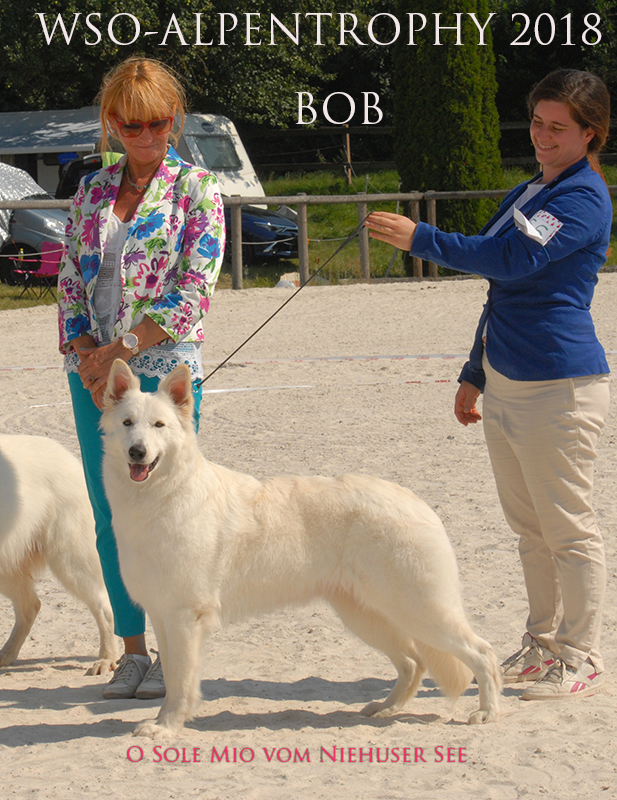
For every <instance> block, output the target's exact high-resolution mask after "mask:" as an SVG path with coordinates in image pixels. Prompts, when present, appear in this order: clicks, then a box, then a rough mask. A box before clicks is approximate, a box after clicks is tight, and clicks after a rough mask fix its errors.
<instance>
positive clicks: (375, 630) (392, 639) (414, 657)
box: [328, 593, 425, 717]
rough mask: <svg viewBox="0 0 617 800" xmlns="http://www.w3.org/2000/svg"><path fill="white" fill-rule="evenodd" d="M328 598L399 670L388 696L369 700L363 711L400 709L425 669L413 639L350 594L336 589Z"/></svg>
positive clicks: (374, 712)
mask: <svg viewBox="0 0 617 800" xmlns="http://www.w3.org/2000/svg"><path fill="white" fill-rule="evenodd" d="M328 599H329V601H330V603H331V604H332V607H333V608H334V609H335V611H336V612H337V613H338V615H339V616H340V618H341V619H342V620H343V622H344V623H345V625H347V627H348V628H349V629H350V630H351V631H353V633H355V634H356V636H358V637H359V638H360V639H362V640H363V641H364V642H366V643H367V644H368V645H370V646H371V647H374V648H375V649H376V650H380V651H381V652H382V653H385V655H387V656H388V658H389V659H390V661H391V662H392V663H393V664H394V666H395V668H396V671H397V672H398V680H397V682H396V684H395V686H394V689H392V691H391V692H390V694H389V695H388V696H387V697H386V699H385V700H383V701H375V702H372V703H369V704H368V705H367V706H365V707H364V708H363V709H362V713H363V714H365V715H366V716H369V717H388V716H391V715H392V714H396V713H398V712H399V711H401V709H403V708H404V707H405V705H406V703H407V701H408V700H410V699H411V698H412V697H413V696H414V695H415V693H416V692H417V691H418V686H419V685H420V681H421V680H422V676H423V675H424V671H425V665H424V662H423V660H422V658H421V657H420V655H419V654H418V653H417V651H416V649H415V648H414V644H413V641H412V640H411V639H406V638H405V636H404V634H402V633H400V632H399V631H397V630H396V629H395V628H394V627H393V626H392V625H391V623H390V622H389V621H388V620H387V619H386V618H385V617H383V616H382V615H381V614H379V613H378V612H376V611H373V610H371V609H370V608H367V607H363V606H362V605H360V603H358V602H357V601H356V600H354V598H353V597H351V596H350V595H348V594H342V593H337V594H336V595H334V596H331V597H329V598H328Z"/></svg>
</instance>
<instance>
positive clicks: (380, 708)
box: [360, 700, 398, 719]
mask: <svg viewBox="0 0 617 800" xmlns="http://www.w3.org/2000/svg"><path fill="white" fill-rule="evenodd" d="M397 711H398V709H397V708H395V707H394V706H386V705H385V703H383V702H379V701H377V700H375V701H374V702H373V703H369V704H368V705H367V706H364V708H363V709H362V711H361V712H360V713H361V714H364V716H365V717H373V719H385V718H386V717H391V716H392V714H396V712H397Z"/></svg>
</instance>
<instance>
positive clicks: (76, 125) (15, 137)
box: [0, 106, 101, 155]
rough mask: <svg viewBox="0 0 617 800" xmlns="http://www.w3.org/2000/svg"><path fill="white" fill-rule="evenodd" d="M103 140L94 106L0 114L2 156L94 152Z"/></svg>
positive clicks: (97, 112)
mask: <svg viewBox="0 0 617 800" xmlns="http://www.w3.org/2000/svg"><path fill="white" fill-rule="evenodd" d="M100 138H101V125H100V122H99V109H98V108H94V107H92V106H90V107H86V108H78V109H70V110H63V111H7V112H6V113H4V114H0V155H18V154H21V153H64V152H67V151H75V150H81V151H87V152H94V151H95V149H96V147H97V142H98V141H99V139H100Z"/></svg>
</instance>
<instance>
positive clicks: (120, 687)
mask: <svg viewBox="0 0 617 800" xmlns="http://www.w3.org/2000/svg"><path fill="white" fill-rule="evenodd" d="M149 666H150V661H149V660H148V661H147V662H144V661H141V660H140V659H138V658H135V656H134V655H133V654H132V653H125V654H124V655H123V656H122V658H121V659H120V660H119V661H118V666H117V667H116V669H115V670H114V674H113V677H112V679H111V680H110V681H109V683H108V684H107V686H105V687H104V688H103V697H104V698H105V699H106V700H127V699H129V698H131V697H135V692H136V691H137V687H138V686H139V685H140V684H141V682H142V681H143V679H144V675H145V674H146V672H147V671H148V667H149Z"/></svg>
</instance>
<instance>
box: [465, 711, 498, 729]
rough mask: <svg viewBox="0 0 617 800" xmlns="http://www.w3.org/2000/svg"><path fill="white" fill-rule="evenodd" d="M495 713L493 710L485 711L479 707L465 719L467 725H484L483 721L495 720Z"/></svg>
mask: <svg viewBox="0 0 617 800" xmlns="http://www.w3.org/2000/svg"><path fill="white" fill-rule="evenodd" d="M496 719H497V713H496V712H494V711H487V710H486V709H485V708H479V709H478V710H477V711H474V712H473V714H471V715H470V716H469V719H468V720H467V724H468V725H484V723H485V722H495V720H496Z"/></svg>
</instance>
